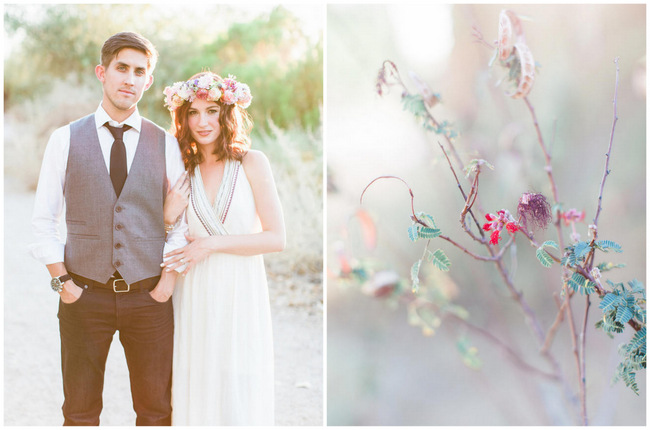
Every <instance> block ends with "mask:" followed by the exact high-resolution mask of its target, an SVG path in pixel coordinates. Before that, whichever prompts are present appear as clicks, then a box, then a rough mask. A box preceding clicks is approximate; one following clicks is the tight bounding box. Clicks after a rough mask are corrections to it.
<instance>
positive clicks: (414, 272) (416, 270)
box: [411, 260, 422, 294]
mask: <svg viewBox="0 0 650 430" xmlns="http://www.w3.org/2000/svg"><path fill="white" fill-rule="evenodd" d="M421 263H422V260H418V261H416V262H415V263H413V265H412V266H411V282H412V283H413V285H412V287H411V289H412V291H413V294H417V293H418V291H419V290H420V277H419V274H420V264H421Z"/></svg>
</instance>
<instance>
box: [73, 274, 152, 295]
mask: <svg viewBox="0 0 650 430" xmlns="http://www.w3.org/2000/svg"><path fill="white" fill-rule="evenodd" d="M70 276H72V280H73V281H74V282H75V284H77V285H79V286H80V287H83V286H84V285H87V286H88V287H89V288H97V289H102V290H107V291H113V292H115V293H129V292H131V291H138V290H147V291H151V290H153V289H154V287H155V286H156V285H157V284H158V281H159V280H160V276H154V277H153V278H147V279H143V280H141V281H138V282H134V283H132V284H127V283H126V281H125V280H124V279H122V278H116V277H114V276H111V278H110V279H109V280H108V282H107V283H105V284H102V283H101V282H97V281H93V280H92V279H88V278H84V277H83V276H79V275H75V274H74V273H70Z"/></svg>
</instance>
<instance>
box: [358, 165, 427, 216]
mask: <svg viewBox="0 0 650 430" xmlns="http://www.w3.org/2000/svg"><path fill="white" fill-rule="evenodd" d="M379 179H397V180H399V181H402V182H403V183H404V185H406V188H408V189H409V194H410V195H411V213H412V214H413V221H415V222H417V223H418V224H422V225H423V226H425V227H429V226H428V225H426V224H425V223H424V222H423V221H421V220H420V219H419V218H418V217H417V216H415V208H414V206H413V199H414V198H415V196H414V195H413V190H411V187H410V186H409V184H408V183H407V182H406V181H405V180H404V179H402V178H400V177H399V176H391V175H385V176H378V177H376V178H375V179H373V180H372V181H370V183H369V184H368V185H366V187H365V188H364V189H363V191H362V192H361V197H360V198H359V204H360V205H362V204H363V195H364V194H365V193H366V190H367V189H368V187H370V186H371V185H372V184H374V183H375V182H376V181H378V180H379Z"/></svg>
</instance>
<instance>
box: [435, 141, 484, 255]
mask: <svg viewBox="0 0 650 430" xmlns="http://www.w3.org/2000/svg"><path fill="white" fill-rule="evenodd" d="M438 145H439V146H440V149H441V150H442V153H443V154H445V158H446V159H447V163H448V164H449V168H450V169H451V173H453V174H454V178H455V179H456V185H458V189H459V190H460V193H461V195H462V196H463V200H465V202H467V195H466V194H465V190H463V186H462V185H460V181H459V180H458V176H457V175H456V170H454V167H453V166H452V165H451V160H450V159H449V156H448V155H447V151H445V148H444V147H443V146H442V144H441V143H440V141H438ZM474 201H476V199H474ZM472 204H473V203H472ZM468 211H469V214H470V216H471V217H472V219H473V220H474V223H475V224H476V227H477V228H478V231H479V233H481V238H482V239H478V238H476V237H475V236H474V234H473V233H471V230H469V231H468V230H467V229H465V231H467V233H468V234H469V235H470V236H471V237H472V239H474V240H476V241H478V242H483V241H484V240H485V234H484V233H483V229H482V228H481V224H479V222H478V220H477V219H476V217H475V216H474V212H472V209H471V208H469V209H468ZM463 227H465V222H463Z"/></svg>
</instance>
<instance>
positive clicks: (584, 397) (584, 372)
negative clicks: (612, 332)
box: [580, 294, 591, 425]
mask: <svg viewBox="0 0 650 430" xmlns="http://www.w3.org/2000/svg"><path fill="white" fill-rule="evenodd" d="M586 301H587V304H586V306H585V317H584V320H583V323H582V333H581V334H580V340H581V341H582V354H581V355H582V357H581V359H582V362H581V372H580V373H581V375H582V377H581V378H580V397H581V399H580V400H581V410H582V419H583V424H584V425H589V418H588V417H587V366H586V362H587V358H586V357H587V351H586V349H587V319H588V317H589V307H590V305H591V301H590V298H589V294H587V297H586Z"/></svg>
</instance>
